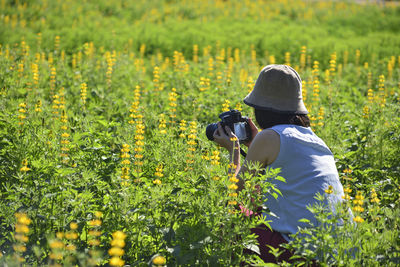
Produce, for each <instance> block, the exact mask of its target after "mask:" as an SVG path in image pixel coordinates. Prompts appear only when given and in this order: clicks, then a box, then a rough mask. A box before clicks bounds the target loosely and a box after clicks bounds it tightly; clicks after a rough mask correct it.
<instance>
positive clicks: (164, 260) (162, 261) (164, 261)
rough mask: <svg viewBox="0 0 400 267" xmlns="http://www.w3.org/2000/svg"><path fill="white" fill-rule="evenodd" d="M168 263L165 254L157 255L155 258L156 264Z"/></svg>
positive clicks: (154, 262)
mask: <svg viewBox="0 0 400 267" xmlns="http://www.w3.org/2000/svg"><path fill="white" fill-rule="evenodd" d="M166 263H167V260H166V259H165V258H164V257H163V256H156V257H155V258H154V259H153V264H154V265H165V264H166Z"/></svg>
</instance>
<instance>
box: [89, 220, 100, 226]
mask: <svg viewBox="0 0 400 267" xmlns="http://www.w3.org/2000/svg"><path fill="white" fill-rule="evenodd" d="M89 225H90V226H100V225H101V220H98V219H94V220H91V221H89Z"/></svg>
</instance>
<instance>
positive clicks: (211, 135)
mask: <svg viewBox="0 0 400 267" xmlns="http://www.w3.org/2000/svg"><path fill="white" fill-rule="evenodd" d="M217 128H218V123H210V124H209V125H207V128H206V135H207V138H208V140H211V141H213V140H214V132H215V130H217Z"/></svg>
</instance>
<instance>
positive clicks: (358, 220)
mask: <svg viewBox="0 0 400 267" xmlns="http://www.w3.org/2000/svg"><path fill="white" fill-rule="evenodd" d="M353 221H355V222H356V223H362V222H364V219H363V218H361V217H360V216H356V217H354V218H353Z"/></svg>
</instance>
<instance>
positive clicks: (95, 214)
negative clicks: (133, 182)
mask: <svg viewBox="0 0 400 267" xmlns="http://www.w3.org/2000/svg"><path fill="white" fill-rule="evenodd" d="M128 169H129V168H128ZM94 216H96V217H97V218H101V217H103V213H102V212H101V211H95V212H94Z"/></svg>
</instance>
